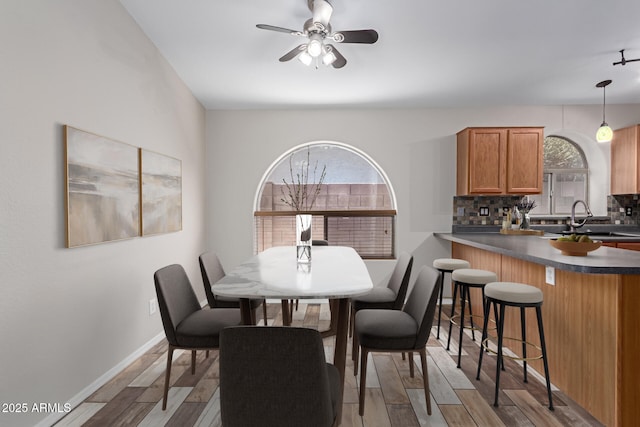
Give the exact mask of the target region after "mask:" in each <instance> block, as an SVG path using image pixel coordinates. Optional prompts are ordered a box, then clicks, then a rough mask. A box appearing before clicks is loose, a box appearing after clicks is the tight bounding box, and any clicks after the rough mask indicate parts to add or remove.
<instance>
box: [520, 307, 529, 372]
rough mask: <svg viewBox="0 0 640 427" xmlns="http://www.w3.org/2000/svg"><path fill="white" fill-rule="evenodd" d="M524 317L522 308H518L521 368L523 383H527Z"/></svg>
mask: <svg viewBox="0 0 640 427" xmlns="http://www.w3.org/2000/svg"><path fill="white" fill-rule="evenodd" d="M525 319H526V316H525V314H524V307H520V329H521V333H522V359H523V360H522V366H523V368H524V382H525V383H526V382H528V381H527V326H526V324H525Z"/></svg>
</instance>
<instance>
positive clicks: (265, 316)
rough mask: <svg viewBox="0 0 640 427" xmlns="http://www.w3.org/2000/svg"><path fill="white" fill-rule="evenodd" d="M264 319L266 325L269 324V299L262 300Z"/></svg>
mask: <svg viewBox="0 0 640 427" xmlns="http://www.w3.org/2000/svg"><path fill="white" fill-rule="evenodd" d="M262 319H263V320H264V326H267V300H266V299H263V300H262Z"/></svg>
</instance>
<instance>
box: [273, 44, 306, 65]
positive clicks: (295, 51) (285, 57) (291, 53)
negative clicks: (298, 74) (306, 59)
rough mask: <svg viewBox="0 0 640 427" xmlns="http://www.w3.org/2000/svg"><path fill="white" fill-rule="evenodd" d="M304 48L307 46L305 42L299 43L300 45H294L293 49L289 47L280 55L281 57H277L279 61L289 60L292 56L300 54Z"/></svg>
mask: <svg viewBox="0 0 640 427" xmlns="http://www.w3.org/2000/svg"><path fill="white" fill-rule="evenodd" d="M306 48H307V44H306V43H304V44H301V45H300V46H296V47H294V48H293V49H291V50H290V51H289V52H287V53H285V54H284V55H282V57H281V58H280V59H279V61H280V62H287V61H291V60H292V59H293V58H295V57H296V56H298V55H299V54H300V52H302V51H303V50H305V49H306Z"/></svg>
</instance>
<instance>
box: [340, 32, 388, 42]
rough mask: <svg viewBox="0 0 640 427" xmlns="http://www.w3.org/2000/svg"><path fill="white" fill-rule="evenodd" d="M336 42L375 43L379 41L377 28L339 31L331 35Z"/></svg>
mask: <svg viewBox="0 0 640 427" xmlns="http://www.w3.org/2000/svg"><path fill="white" fill-rule="evenodd" d="M331 38H332V39H333V40H335V41H336V43H366V44H373V43H375V42H377V41H378V32H377V31H376V30H353V31H337V32H335V33H333V34H332V35H331Z"/></svg>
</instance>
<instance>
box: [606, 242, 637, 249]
mask: <svg viewBox="0 0 640 427" xmlns="http://www.w3.org/2000/svg"><path fill="white" fill-rule="evenodd" d="M603 245H604V246H610V247H612V248H618V249H627V250H630V251H640V243H638V242H605V243H603Z"/></svg>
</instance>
